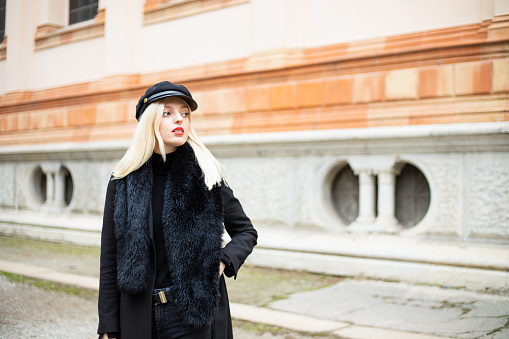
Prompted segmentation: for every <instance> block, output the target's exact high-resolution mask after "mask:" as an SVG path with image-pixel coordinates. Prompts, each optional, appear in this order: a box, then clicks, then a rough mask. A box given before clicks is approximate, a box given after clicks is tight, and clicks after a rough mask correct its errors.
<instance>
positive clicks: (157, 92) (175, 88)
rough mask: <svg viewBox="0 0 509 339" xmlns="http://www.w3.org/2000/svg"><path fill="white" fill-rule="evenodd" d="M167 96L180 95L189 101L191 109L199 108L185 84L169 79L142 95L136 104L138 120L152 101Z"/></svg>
mask: <svg viewBox="0 0 509 339" xmlns="http://www.w3.org/2000/svg"><path fill="white" fill-rule="evenodd" d="M167 97H179V98H181V99H183V100H184V101H185V102H187V104H188V105H189V107H190V108H191V111H195V110H196V109H197V108H198V104H197V103H196V101H194V99H193V96H192V95H191V92H189V90H188V89H187V88H186V87H185V86H183V85H174V84H172V83H171V82H169V81H163V82H160V83H157V84H155V85H154V86H152V87H150V88H149V89H147V91H146V92H145V94H144V95H142V96H141V98H140V100H139V101H138V104H137V105H136V120H138V121H140V117H141V115H142V114H143V112H144V111H145V108H147V107H148V105H150V104H151V103H152V102H154V101H156V100H159V99H162V98H167Z"/></svg>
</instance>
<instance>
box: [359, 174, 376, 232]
mask: <svg viewBox="0 0 509 339" xmlns="http://www.w3.org/2000/svg"><path fill="white" fill-rule="evenodd" d="M354 173H355V174H356V175H358V176H359V216H358V217H357V219H355V221H354V223H355V224H372V223H373V222H374V221H375V217H376V214H375V212H376V211H375V207H376V206H375V177H374V176H373V174H372V171H371V170H370V169H362V170H359V171H354Z"/></svg>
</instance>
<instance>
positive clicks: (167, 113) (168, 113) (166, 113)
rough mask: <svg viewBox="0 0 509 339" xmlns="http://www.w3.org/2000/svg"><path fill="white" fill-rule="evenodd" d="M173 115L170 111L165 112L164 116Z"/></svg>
mask: <svg viewBox="0 0 509 339" xmlns="http://www.w3.org/2000/svg"><path fill="white" fill-rule="evenodd" d="M170 115H171V113H170V112H163V117H169V116H170Z"/></svg>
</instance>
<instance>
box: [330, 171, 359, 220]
mask: <svg viewBox="0 0 509 339" xmlns="http://www.w3.org/2000/svg"><path fill="white" fill-rule="evenodd" d="M332 201H333V204H334V208H335V210H336V211H337V213H338V214H339V216H340V217H341V219H342V220H343V222H344V223H345V224H347V225H349V224H351V223H352V222H353V221H354V220H355V219H356V218H357V216H358V215H359V177H358V176H356V175H355V174H354V173H353V171H352V169H351V168H350V166H349V165H346V166H345V167H343V169H341V170H340V171H339V173H338V174H337V175H336V177H335V178H334V180H333V183H332Z"/></svg>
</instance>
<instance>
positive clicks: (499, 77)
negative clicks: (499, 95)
mask: <svg viewBox="0 0 509 339" xmlns="http://www.w3.org/2000/svg"><path fill="white" fill-rule="evenodd" d="M493 92H509V58H506V59H498V60H493Z"/></svg>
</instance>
